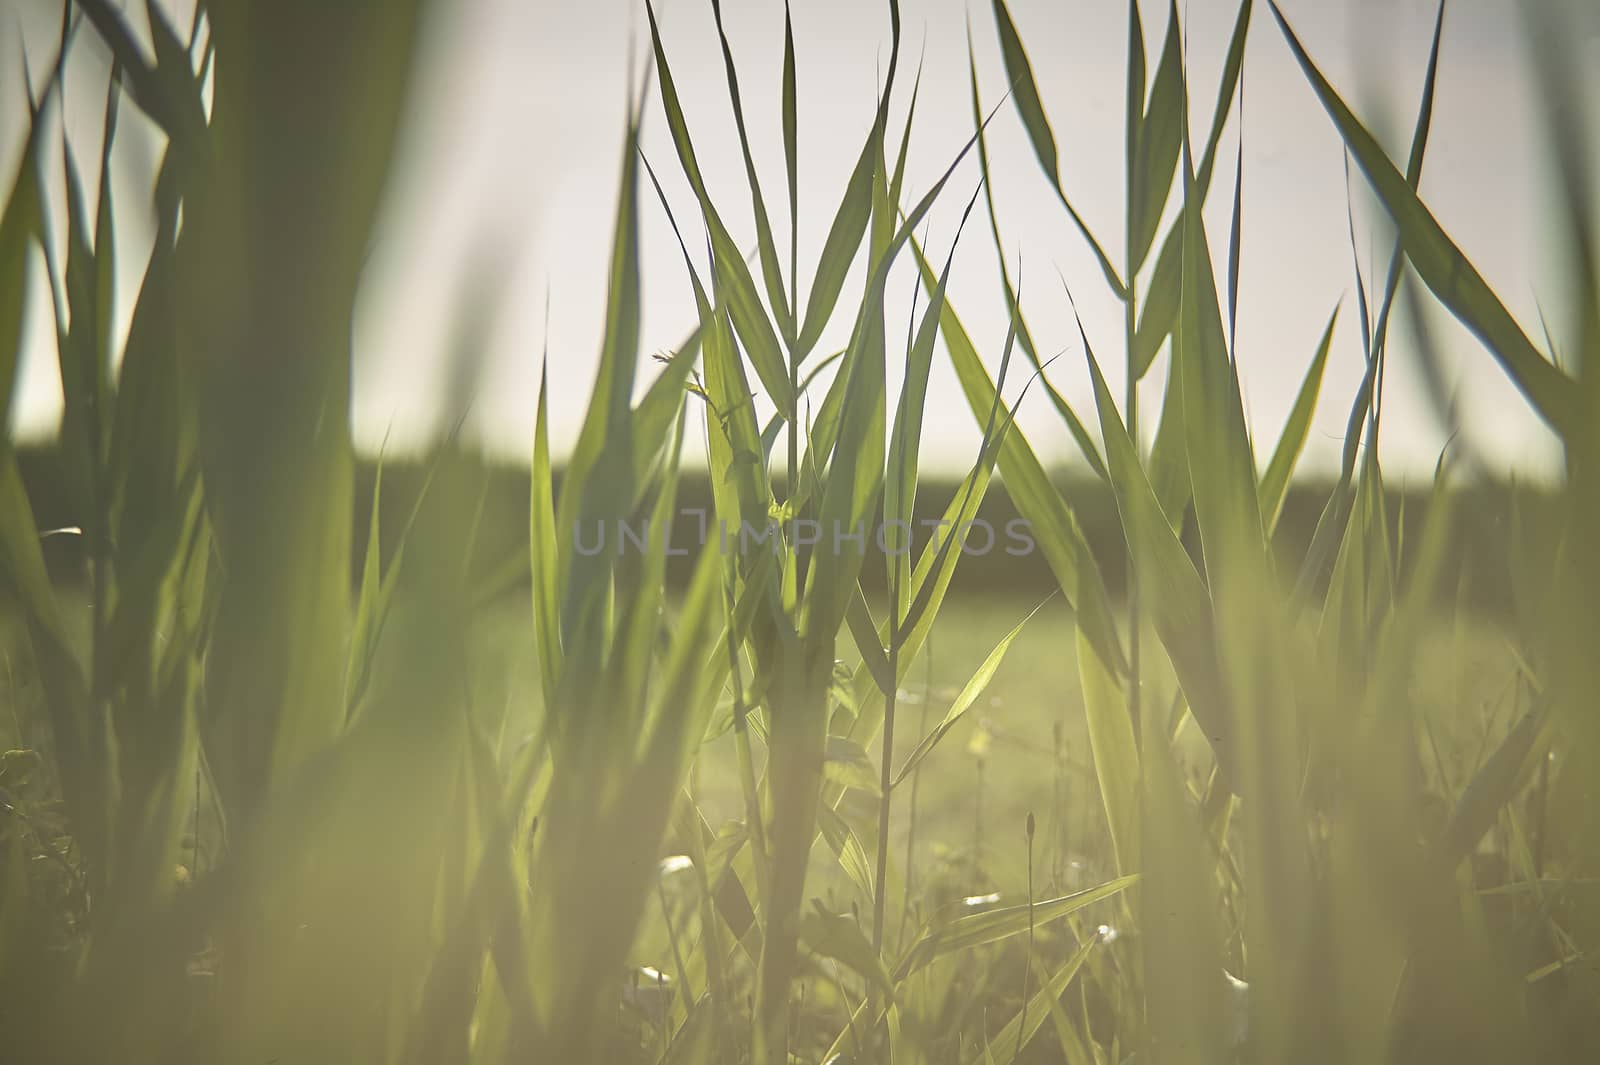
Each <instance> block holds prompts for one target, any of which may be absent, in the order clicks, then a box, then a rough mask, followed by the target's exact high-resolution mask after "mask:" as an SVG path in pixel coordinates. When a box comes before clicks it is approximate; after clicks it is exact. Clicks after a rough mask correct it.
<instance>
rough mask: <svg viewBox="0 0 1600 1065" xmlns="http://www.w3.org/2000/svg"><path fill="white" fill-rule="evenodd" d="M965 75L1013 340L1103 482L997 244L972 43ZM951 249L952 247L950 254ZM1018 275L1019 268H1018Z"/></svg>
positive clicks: (1096, 457) (1090, 443)
mask: <svg viewBox="0 0 1600 1065" xmlns="http://www.w3.org/2000/svg"><path fill="white" fill-rule="evenodd" d="M967 72H968V81H969V82H970V84H971V88H972V119H973V123H974V124H975V125H976V126H977V128H978V165H979V167H980V168H981V169H982V172H983V180H982V188H983V198H984V202H985V206H986V207H987V208H988V212H989V232H990V234H991V235H992V236H993V238H994V252H995V259H996V261H997V262H998V263H999V266H1000V283H1001V285H1002V286H1003V287H1004V289H1005V294H1006V310H1007V312H1008V313H1009V314H1010V315H1011V316H1012V318H1013V320H1015V322H1016V324H1017V340H1018V342H1019V343H1020V344H1021V346H1022V352H1023V354H1024V355H1026V356H1027V357H1028V361H1029V362H1030V363H1032V364H1033V368H1034V370H1035V371H1036V373H1037V374H1038V377H1039V380H1040V381H1041V382H1042V383H1043V384H1044V389H1045V394H1046V395H1047V396H1048V397H1049V398H1050V405H1051V406H1053V407H1055V409H1056V414H1057V415H1058V416H1059V417H1060V418H1061V420H1062V421H1063V422H1064V423H1065V424H1066V426H1067V432H1068V433H1070V434H1072V440H1073V443H1075V444H1077V445H1078V451H1079V453H1080V454H1081V455H1083V458H1084V461H1086V462H1088V464H1089V468H1090V469H1091V470H1093V471H1094V473H1095V476H1097V477H1100V478H1102V479H1104V477H1105V475H1106V468H1105V463H1104V462H1102V461H1101V459H1100V451H1099V449H1098V448H1096V447H1095V446H1094V440H1093V438H1091V437H1090V436H1089V432H1088V430H1087V429H1085V428H1084V427H1083V422H1082V421H1080V420H1079V418H1078V414H1077V412H1076V411H1074V410H1073V409H1072V405H1071V404H1069V403H1068V402H1067V401H1066V399H1065V398H1064V397H1063V396H1062V395H1061V393H1060V392H1058V391H1056V387H1055V386H1054V385H1052V384H1051V383H1050V380H1049V378H1047V377H1046V376H1045V372H1044V370H1045V368H1044V363H1043V362H1042V361H1041V360H1040V358H1039V351H1038V348H1037V347H1036V346H1035V345H1034V342H1033V333H1032V332H1031V331H1030V330H1029V329H1028V321H1027V319H1026V318H1025V317H1024V316H1023V313H1022V304H1021V301H1020V300H1018V299H1017V292H1016V289H1015V288H1013V287H1012V284H1011V268H1010V266H1008V265H1007V263H1006V255H1005V248H1004V247H1003V246H1002V244H1001V242H1000V216H999V213H998V212H997V211H995V209H994V182H993V181H992V180H991V179H990V174H989V149H988V143H987V138H986V137H985V136H984V133H983V109H982V104H981V101H980V99H979V95H978V59H977V55H976V54H975V53H974V51H973V48H972V42H971V41H970V40H969V41H968V42H967ZM953 251H954V249H953V248H952V253H953ZM1018 270H1019V274H1020V270H1021V267H1020V265H1019V267H1018Z"/></svg>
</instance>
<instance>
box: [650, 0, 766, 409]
mask: <svg viewBox="0 0 1600 1065" xmlns="http://www.w3.org/2000/svg"><path fill="white" fill-rule="evenodd" d="M645 11H646V14H647V15H648V16H649V19H650V38H651V42H652V45H653V47H654V49H655V57H656V79H657V83H658V84H659V85H660V88H661V106H662V110H663V111H664V112H665V113H666V118H667V126H668V128H669V129H670V130H671V132H672V141H673V144H674V146H675V147H676V148H677V152H678V161H679V162H680V164H681V165H682V167H683V172H684V176H685V177H687V178H688V180H689V187H690V188H691V189H693V190H694V194H695V197H696V199H697V200H698V202H699V204H700V211H701V213H702V215H703V216H704V217H705V222H706V229H707V230H708V231H709V233H710V237H711V248H712V255H713V259H714V262H715V267H716V274H717V277H718V281H719V282H720V284H721V285H722V286H725V289H726V296H727V306H728V316H729V318H730V319H731V320H732V322H733V326H734V328H735V329H737V330H738V332H739V337H740V339H742V340H743V341H744V345H745V350H746V351H747V352H748V354H749V356H750V363H751V365H752V366H754V367H755V371H756V375H757V376H758V377H760V378H761V384H762V387H764V388H765V389H766V390H767V394H768V395H769V396H771V397H772V398H773V400H774V401H775V402H776V403H777V405H778V409H779V410H781V411H786V410H788V408H789V370H788V367H787V365H786V364H785V361H784V357H783V351H782V349H781V348H780V347H779V344H778V336H777V334H776V333H774V332H773V329H772V323H771V322H770V321H769V320H768V318H767V314H766V311H765V310H764V309H763V308H762V306H761V297H760V296H759V295H757V293H756V287H755V281H754V279H752V278H751V276H750V269H749V267H747V266H746V265H745V261H744V256H743V255H742V254H740V252H739V249H738V248H737V247H736V246H735V245H734V243H733V238H732V237H731V236H730V235H729V234H728V230H727V227H726V226H725V225H724V224H723V222H722V216H721V215H720V214H718V213H717V209H716V207H715V206H714V205H713V204H712V202H711V197H710V194H709V193H708V192H707V191H706V186H705V180H704V178H703V177H702V176H701V173H700V164H699V163H698V161H697V160H696V159H695V153H694V144H693V142H692V141H691V140H690V137H689V125H688V121H687V120H686V119H685V118H684V114H683V106H682V104H681V103H680V102H679V98H678V90H677V86H676V84H675V83H674V81H673V78H672V70H671V67H670V66H669V65H668V63H667V53H666V49H665V48H664V47H663V46H662V43H661V32H660V28H659V27H658V26H657V24H656V13H655V7H654V5H653V4H648V3H647V4H646V5H645Z"/></svg>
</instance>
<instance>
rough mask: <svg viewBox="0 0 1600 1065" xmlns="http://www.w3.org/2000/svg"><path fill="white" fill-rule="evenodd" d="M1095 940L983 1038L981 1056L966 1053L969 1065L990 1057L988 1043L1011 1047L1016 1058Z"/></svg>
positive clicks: (1085, 959) (1086, 944)
mask: <svg viewBox="0 0 1600 1065" xmlns="http://www.w3.org/2000/svg"><path fill="white" fill-rule="evenodd" d="M1095 943H1096V940H1095V939H1094V938H1093V937H1091V938H1090V939H1088V940H1087V941H1086V942H1085V943H1084V944H1083V945H1082V946H1080V947H1079V948H1078V949H1077V950H1075V951H1073V953H1072V957H1070V958H1068V959H1067V960H1066V961H1065V962H1064V963H1063V964H1062V966H1061V968H1059V969H1057V970H1056V971H1055V972H1054V973H1053V974H1052V975H1051V976H1050V978H1049V979H1048V980H1046V981H1045V982H1044V986H1043V987H1041V988H1039V990H1038V991H1036V992H1035V993H1034V994H1033V996H1032V997H1031V998H1030V999H1029V1000H1028V1002H1027V1004H1026V1005H1025V1006H1024V1007H1023V1008H1022V1009H1021V1010H1019V1011H1018V1013H1017V1015H1016V1016H1015V1017H1012V1018H1011V1019H1010V1020H1009V1021H1007V1022H1006V1024H1005V1027H1003V1028H1001V1029H1000V1033H999V1034H998V1035H996V1036H994V1037H993V1038H991V1039H989V1040H987V1041H986V1044H985V1047H984V1055H983V1057H982V1058H979V1057H969V1058H968V1059H967V1060H968V1062H969V1065H980V1063H981V1062H982V1061H984V1060H992V1059H990V1058H989V1047H991V1046H993V1047H999V1048H1000V1049H1001V1050H1002V1051H1003V1050H1006V1049H1007V1048H1014V1053H1013V1055H1012V1058H1011V1060H1012V1061H1015V1060H1016V1058H1017V1056H1019V1055H1020V1054H1021V1052H1022V1051H1023V1049H1025V1048H1026V1047H1027V1045H1028V1043H1029V1042H1031V1041H1032V1039H1033V1037H1034V1035H1035V1033H1037V1032H1038V1031H1039V1028H1040V1027H1041V1026H1042V1025H1043V1024H1044V1021H1045V1018H1046V1017H1048V1016H1050V1007H1051V1005H1052V1004H1053V1003H1054V1002H1055V1001H1056V1000H1057V999H1059V998H1060V997H1061V994H1062V992H1064V991H1066V989H1067V985H1068V984H1070V983H1071V982H1072V978H1073V977H1074V976H1077V975H1078V970H1079V969H1081V968H1083V963H1084V962H1085V961H1087V960H1088V958H1089V952H1090V951H1092V950H1093V949H1094V948H1095ZM1024 1025H1026V1027H1024Z"/></svg>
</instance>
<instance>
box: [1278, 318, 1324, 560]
mask: <svg viewBox="0 0 1600 1065" xmlns="http://www.w3.org/2000/svg"><path fill="white" fill-rule="evenodd" d="M1338 321H1339V308H1337V307H1335V308H1334V309H1333V314H1332V315H1330V316H1329V318H1328V325H1327V328H1325V329H1324V330H1323V331H1322V340H1321V342H1319V343H1318V344H1317V353H1316V355H1315V356H1313V357H1312V359H1311V365H1310V366H1309V367H1308V368H1307V369H1306V376H1305V378H1304V380H1302V381H1301V382H1300V391H1299V393H1297V394H1296V395H1295V398H1294V406H1293V407H1292V408H1291V409H1290V411H1289V420H1288V421H1287V422H1285V423H1284V426H1283V434H1282V435H1281V436H1279V437H1278V446H1277V447H1276V448H1275V449H1273V452H1272V459H1271V461H1270V462H1268V463H1267V472H1266V473H1264V474H1262V475H1261V485H1260V489H1259V492H1258V495H1259V497H1260V503H1261V519H1262V521H1264V522H1265V523H1266V526H1267V532H1268V534H1269V535H1270V534H1271V532H1272V530H1273V529H1274V528H1276V527H1277V524H1278V515H1279V513H1281V512H1282V510H1283V501H1284V498H1285V497H1286V496H1287V495H1288V494H1289V478H1290V477H1291V476H1292V475H1293V473H1294V466H1295V462H1296V461H1298V459H1299V458H1300V451H1301V449H1302V448H1303V447H1305V443H1306V435H1307V434H1308V433H1309V432H1310V431H1311V415H1312V414H1313V413H1314V412H1315V411H1316V408H1317V396H1318V394H1319V393H1320V392H1321V390H1322V373H1323V370H1324V369H1325V368H1326V367H1327V365H1328V349H1329V348H1331V347H1332V346H1333V327H1334V325H1335V324H1336V323H1337V322H1338Z"/></svg>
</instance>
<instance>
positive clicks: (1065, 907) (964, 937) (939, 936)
mask: <svg viewBox="0 0 1600 1065" xmlns="http://www.w3.org/2000/svg"><path fill="white" fill-rule="evenodd" d="M1138 882H1139V876H1138V875H1137V874H1134V875H1129V876H1120V877H1117V878H1116V879H1115V880H1108V881H1106V882H1105V883H1104V884H1100V885H1098V886H1096V887H1092V888H1085V889H1084V890H1082V891H1075V892H1073V893H1072V894H1070V895H1062V896H1059V897H1057V898H1053V899H1046V900H1044V901H1042V902H1035V903H1034V904H1033V905H1032V906H1031V907H1030V906H1029V905H1028V904H1027V903H1023V904H1022V905H1019V906H1004V907H1001V908H1000V909H996V910H985V911H984V912H983V913H974V914H971V915H969V916H966V917H958V918H956V919H955V920H953V921H949V922H946V923H938V922H935V923H933V924H930V925H928V926H927V927H925V928H924V929H923V930H922V932H921V933H920V934H919V935H918V936H917V938H916V941H915V942H913V943H912V944H911V948H910V949H909V950H907V951H906V953H905V956H904V957H902V958H901V959H900V963H899V964H898V965H896V966H895V969H894V978H895V983H897V984H899V983H904V982H905V980H906V979H907V978H908V977H910V976H912V975H914V974H915V973H917V972H920V971H921V970H922V969H925V968H926V967H927V966H929V965H930V964H932V963H933V962H935V961H938V960H939V959H940V958H945V957H948V956H950V955H951V954H958V953H960V952H961V951H964V950H971V949H972V948H973V947H981V946H984V945H985V944H988V943H998V942H1000V941H1001V940H1005V939H1010V938H1011V937H1012V936H1015V935H1019V934H1025V933H1026V932H1027V931H1028V927H1029V924H1030V921H1031V923H1032V925H1033V927H1034V928H1036V929H1037V928H1040V927H1043V926H1044V925H1047V924H1049V923H1050V922H1052V921H1059V920H1060V919H1061V918H1063V917H1066V916H1068V915H1069V914H1073V913H1077V912H1078V911H1079V910H1081V909H1083V908H1084V907H1085V906H1092V905H1093V904H1094V903H1097V902H1100V901H1102V900H1104V899H1108V898H1111V897H1112V896H1114V895H1117V894H1120V893H1121V892H1123V891H1125V890H1126V889H1128V888H1130V887H1132V886H1133V885H1134V884H1136V883H1138ZM1030 910H1031V911H1032V912H1031V914H1030V912H1029V911H1030Z"/></svg>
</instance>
